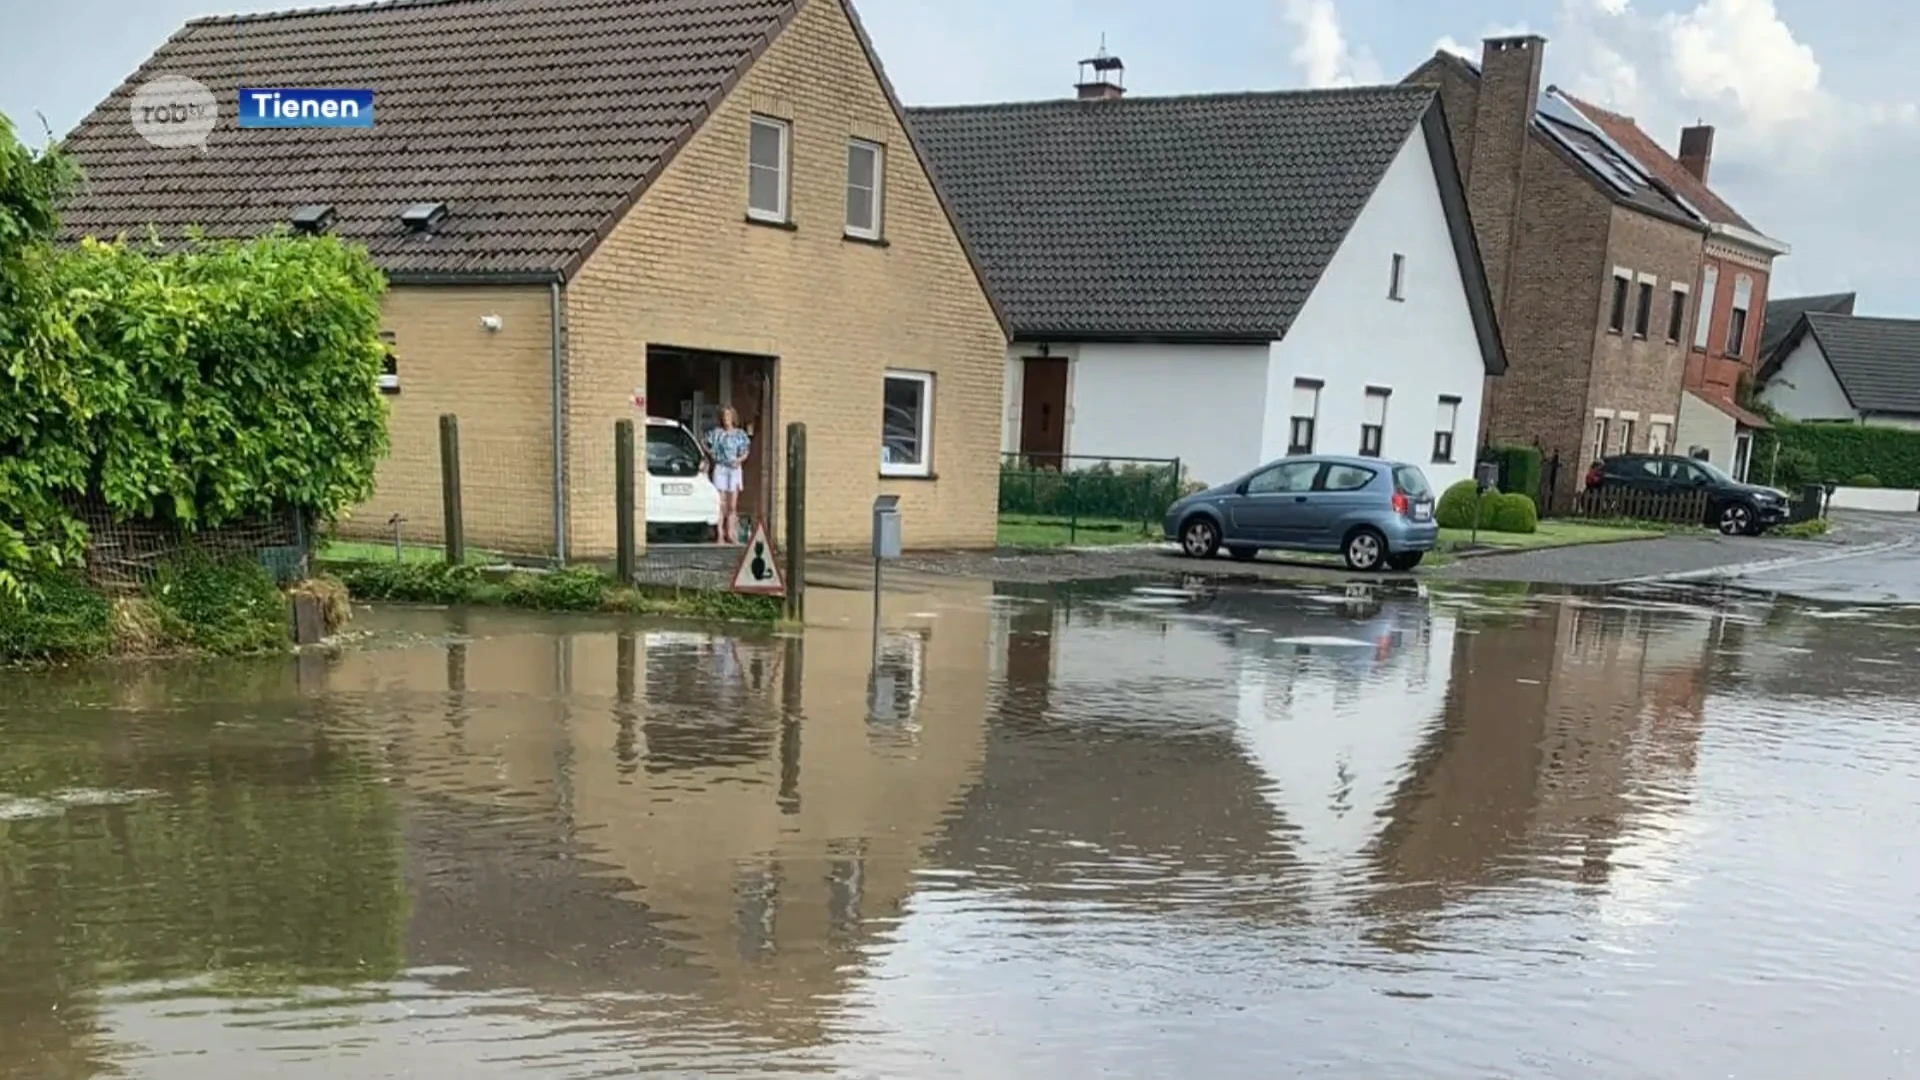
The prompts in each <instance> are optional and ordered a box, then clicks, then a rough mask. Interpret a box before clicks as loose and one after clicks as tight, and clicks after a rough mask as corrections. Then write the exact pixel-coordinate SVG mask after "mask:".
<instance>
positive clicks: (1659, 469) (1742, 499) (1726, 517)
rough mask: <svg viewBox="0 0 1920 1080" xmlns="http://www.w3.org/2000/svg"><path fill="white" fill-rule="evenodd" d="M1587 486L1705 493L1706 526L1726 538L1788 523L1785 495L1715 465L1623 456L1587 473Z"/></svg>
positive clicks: (1669, 457) (1661, 457)
mask: <svg viewBox="0 0 1920 1080" xmlns="http://www.w3.org/2000/svg"><path fill="white" fill-rule="evenodd" d="M1587 486H1588V487H1599V488H1602V489H1607V488H1614V489H1625V490H1629V491H1646V492H1652V493H1654V494H1660V495H1670V494H1679V493H1682V492H1690V491H1704V492H1706V495H1707V515H1706V522H1705V523H1706V525H1707V526H1708V527H1709V528H1714V529H1719V530H1720V531H1721V532H1723V533H1725V534H1727V535H1728V536H1757V535H1759V534H1760V533H1761V532H1764V531H1765V530H1766V529H1767V528H1768V527H1769V526H1773V525H1778V524H1780V523H1781V522H1783V521H1785V520H1787V515H1788V513H1789V512H1790V511H1791V509H1792V507H1791V504H1790V503H1789V502H1788V499H1787V496H1786V493H1785V492H1782V491H1777V490H1775V489H1773V488H1770V487H1761V486H1760V485H1758V484H1749V483H1745V482H1743V481H1740V480H1735V479H1734V478H1733V477H1731V476H1728V475H1727V474H1726V473H1724V472H1721V471H1720V470H1719V469H1717V468H1715V467H1714V466H1713V465H1711V464H1709V463H1707V462H1704V461H1699V460H1697V459H1694V458H1689V457H1681V456H1679V455H1677V454H1622V455H1620V456H1619V457H1610V458H1608V459H1606V460H1605V461H1603V462H1601V463H1600V465H1599V467H1598V470H1597V475H1596V474H1595V473H1592V472H1590V473H1588V475H1587Z"/></svg>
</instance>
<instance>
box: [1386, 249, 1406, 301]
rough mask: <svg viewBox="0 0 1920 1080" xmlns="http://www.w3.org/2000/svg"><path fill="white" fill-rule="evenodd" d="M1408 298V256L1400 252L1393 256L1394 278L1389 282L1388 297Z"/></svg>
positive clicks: (1394, 298) (1396, 298)
mask: <svg viewBox="0 0 1920 1080" xmlns="http://www.w3.org/2000/svg"><path fill="white" fill-rule="evenodd" d="M1406 298H1407V257H1406V256H1405V255H1401V254H1399V253H1398V252H1395V253H1394V256H1393V278H1392V279H1391V280H1390V281H1389V282H1388V283H1387V299H1389V300H1405V299H1406Z"/></svg>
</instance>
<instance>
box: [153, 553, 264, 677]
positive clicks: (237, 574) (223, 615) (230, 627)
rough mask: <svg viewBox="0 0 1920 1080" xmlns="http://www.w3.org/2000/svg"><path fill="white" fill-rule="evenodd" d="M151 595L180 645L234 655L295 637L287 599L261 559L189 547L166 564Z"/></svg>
mask: <svg viewBox="0 0 1920 1080" xmlns="http://www.w3.org/2000/svg"><path fill="white" fill-rule="evenodd" d="M147 595H148V597H149V598H150V599H151V600H152V601H153V606H154V608H155V610H157V611H158V612H159V613H160V626H161V629H162V630H163V631H164V632H165V634H166V636H167V639H168V640H169V641H171V642H174V643H177V644H182V645H188V646H192V647H193V648H196V649H204V650H206V651H207V652H210V653H214V654H216V655H220V656H233V655H238V654H242V653H258V652H270V651H272V650H274V649H285V648H287V647H288V645H289V644H290V643H291V642H292V635H293V631H292V624H291V614H290V609H289V607H288V602H287V598H286V596H285V595H283V594H282V593H281V592H280V587H279V586H278V585H276V584H274V581H273V575H272V574H269V573H267V570H266V568H265V567H263V566H261V565H260V563H259V561H258V560H257V559H250V558H245V557H240V558H225V559H217V558H214V557H212V556H210V555H206V554H203V553H201V552H199V551H195V550H188V551H186V552H185V553H183V554H181V555H178V556H176V557H174V558H173V559H171V560H169V561H168V562H167V563H165V564H164V565H162V566H161V568H160V573H159V575H158V576H157V577H156V578H155V580H154V584H153V586H152V587H151V588H150V589H148V590H147Z"/></svg>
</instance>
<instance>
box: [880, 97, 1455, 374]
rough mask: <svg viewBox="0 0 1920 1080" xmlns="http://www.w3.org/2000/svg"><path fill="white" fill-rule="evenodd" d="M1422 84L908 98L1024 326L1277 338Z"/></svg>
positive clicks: (993, 279)
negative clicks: (930, 104)
mask: <svg viewBox="0 0 1920 1080" xmlns="http://www.w3.org/2000/svg"><path fill="white" fill-rule="evenodd" d="M1434 100H1435V99H1434V93H1433V91H1432V90H1431V89H1430V88H1426V87H1367V88H1357V89H1344V90H1317V91H1296V92H1285V93H1243V94H1228V95H1209V96H1195V97H1165V98H1123V99H1120V100H1117V101H1077V100H1064V101H1043V102H1029V103H1018V104H1006V105H981V106H963V107H954V108H927V109H913V110H909V115H910V116H911V118H912V121H913V125H914V129H915V131H916V133H917V134H918V136H919V139H920V142H921V143H922V145H923V146H924V148H925V150H926V153H927V157H928V159H929V162H930V164H931V166H932V168H933V171H934V173H935V175H936V176H937V177H938V179H939V181H940V183H941V186H942V187H943V188H944V189H945V190H946V192H947V194H948V197H949V199H950V201H951V202H952V204H953V208H954V211H955V213H956V214H957V215H958V216H959V218H960V222H961V224H962V226H963V227H964V229H965V231H966V233H967V236H968V239H969V240H970V241H971V243H972V245H973V248H974V251H975V253H976V254H977V256H978V257H979V259H980V262H981V264H982V266H983V268H984V270H985V273H986V276H987V280H988V282H989V283H990V285H991V286H992V288H993V289H994V291H995V293H996V294H997V295H998V297H999V298H1000V301H1001V303H1002V305H1003V307H1004V308H1005V309H1006V312H1007V315H1008V319H1009V321H1010V322H1011V324H1012V329H1013V331H1014V332H1015V333H1016V334H1018V335H1022V336H1036V335H1044V336H1053V337H1063V338H1065V337H1074V336H1086V337H1097V336H1125V335H1139V336H1190V337H1196V338H1204V337H1223V338H1228V337H1232V338H1239V337H1248V338H1258V337H1267V338H1278V337H1280V336H1282V335H1283V334H1284V333H1285V332H1286V329H1287V326H1288V325H1289V324H1290V323H1291V322H1292V320H1293V317H1294V315H1295V314H1296V313H1297V312H1298V311H1299V309H1300V307H1301V305H1302V304H1304V303H1305V302H1306V299H1307V295H1308V293H1310V292H1311V291H1312V289H1313V286H1314V285H1315V283H1317V282H1318V281H1319V279H1320V274H1321V272H1322V271H1323V270H1324V269H1325V267H1326V264H1327V262H1328V260H1330V259H1331V258H1332V257H1333V253H1334V251H1335V249H1336V248H1337V247H1338V246H1339V244H1340V241H1341V240H1342V239H1343V238H1344V237H1345V236H1346V233H1347V230H1348V228H1349V227H1350V226H1351V225H1352V224H1353V222H1354V219H1355V218H1356V217H1357V216H1358V215H1359V213H1360V210H1361V208H1362V207H1364V206H1365V205H1366V202H1367V200H1368V198H1369V197H1370V196H1371V195H1372V193H1373V190H1374V187H1375V185H1377V184H1378V183H1379V181H1380V178H1381V177H1382V176H1383V175H1384V174H1385V172H1386V170H1387V167H1388V166H1389V165H1391V164H1392V163H1393V160H1394V158H1395V156H1396V155H1397V154H1398V153H1399V151H1400V149H1401V147H1402V146H1404V145H1405V144H1406V142H1407V139H1408V138H1409V137H1410V136H1411V135H1412V134H1413V133H1414V132H1415V130H1416V129H1417V125H1418V124H1419V123H1420V121H1421V120H1422V118H1423V117H1424V116H1425V115H1426V113H1427V112H1428V110H1429V109H1430V108H1433V107H1434Z"/></svg>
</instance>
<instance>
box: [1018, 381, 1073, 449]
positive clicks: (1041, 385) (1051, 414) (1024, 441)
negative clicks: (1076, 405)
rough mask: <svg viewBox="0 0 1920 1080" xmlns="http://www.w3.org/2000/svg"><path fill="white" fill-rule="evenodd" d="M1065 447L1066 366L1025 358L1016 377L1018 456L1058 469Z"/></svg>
mask: <svg viewBox="0 0 1920 1080" xmlns="http://www.w3.org/2000/svg"><path fill="white" fill-rule="evenodd" d="M1066 445H1067V362H1066V361H1065V360H1064V359H1061V358H1060V357H1055V356H1029V357H1027V358H1026V361H1025V364H1024V370H1023V371H1022V372H1021V376H1020V453H1021V454H1022V455H1023V456H1025V457H1026V459H1027V460H1028V461H1029V462H1030V463H1032V464H1035V465H1052V466H1055V467H1058V466H1059V465H1060V455H1061V452H1062V451H1064V450H1065V449H1066Z"/></svg>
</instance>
